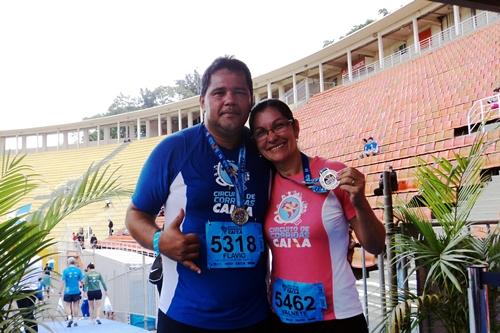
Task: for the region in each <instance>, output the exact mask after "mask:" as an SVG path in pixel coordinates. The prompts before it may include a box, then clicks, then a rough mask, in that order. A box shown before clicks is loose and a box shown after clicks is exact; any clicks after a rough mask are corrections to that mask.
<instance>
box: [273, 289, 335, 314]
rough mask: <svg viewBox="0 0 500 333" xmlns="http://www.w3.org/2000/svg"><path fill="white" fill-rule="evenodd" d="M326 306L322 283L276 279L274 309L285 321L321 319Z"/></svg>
mask: <svg viewBox="0 0 500 333" xmlns="http://www.w3.org/2000/svg"><path fill="white" fill-rule="evenodd" d="M326 308H327V304H326V297H325V290H324V288H323V284H322V283H303V282H295V281H288V280H282V279H276V281H275V282H274V284H273V309H274V312H275V313H276V315H278V317H280V319H281V321H282V322H284V323H295V324H298V323H310V322H314V321H321V320H323V310H326Z"/></svg>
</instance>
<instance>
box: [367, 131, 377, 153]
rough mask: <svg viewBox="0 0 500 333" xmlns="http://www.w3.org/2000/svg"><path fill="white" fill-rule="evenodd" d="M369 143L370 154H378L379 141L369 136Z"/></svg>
mask: <svg viewBox="0 0 500 333" xmlns="http://www.w3.org/2000/svg"><path fill="white" fill-rule="evenodd" d="M366 144H367V145H368V147H369V148H368V155H372V156H373V155H377V154H378V150H379V148H378V142H377V141H375V139H374V138H373V137H371V136H370V137H369V138H368V142H367V143H366Z"/></svg>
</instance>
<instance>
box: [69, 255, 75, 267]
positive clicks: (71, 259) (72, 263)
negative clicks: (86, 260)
mask: <svg viewBox="0 0 500 333" xmlns="http://www.w3.org/2000/svg"><path fill="white" fill-rule="evenodd" d="M75 263H76V259H75V258H73V257H69V258H68V265H74V264H75Z"/></svg>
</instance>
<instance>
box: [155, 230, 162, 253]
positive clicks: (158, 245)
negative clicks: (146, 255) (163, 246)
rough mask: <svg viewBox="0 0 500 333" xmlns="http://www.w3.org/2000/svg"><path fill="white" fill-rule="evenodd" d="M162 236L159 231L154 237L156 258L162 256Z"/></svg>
mask: <svg viewBox="0 0 500 333" xmlns="http://www.w3.org/2000/svg"><path fill="white" fill-rule="evenodd" d="M160 236H161V230H158V231H156V232H155V233H154V235H153V251H155V256H158V255H160Z"/></svg>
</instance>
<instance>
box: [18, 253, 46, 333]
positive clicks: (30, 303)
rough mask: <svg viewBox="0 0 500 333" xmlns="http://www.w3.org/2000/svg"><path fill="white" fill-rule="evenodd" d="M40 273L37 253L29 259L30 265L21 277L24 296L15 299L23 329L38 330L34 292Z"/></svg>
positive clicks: (37, 286) (36, 289) (40, 262)
mask: <svg viewBox="0 0 500 333" xmlns="http://www.w3.org/2000/svg"><path fill="white" fill-rule="evenodd" d="M41 273H42V261H41V259H40V257H39V256H38V255H35V256H34V257H33V258H32V259H31V260H30V265H29V267H28V268H27V269H26V272H25V273H24V276H23V277H22V278H21V281H20V283H19V287H20V288H21V290H22V293H23V294H24V295H25V297H23V298H20V299H18V300H16V304H17V307H18V309H19V312H20V313H21V316H22V317H23V321H24V323H23V324H24V327H25V331H28V330H27V329H26V328H29V329H31V330H32V331H33V332H38V324H37V322H36V319H35V304H36V300H37V296H36V293H37V291H38V289H39V287H40V282H39V278H40V274H41Z"/></svg>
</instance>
